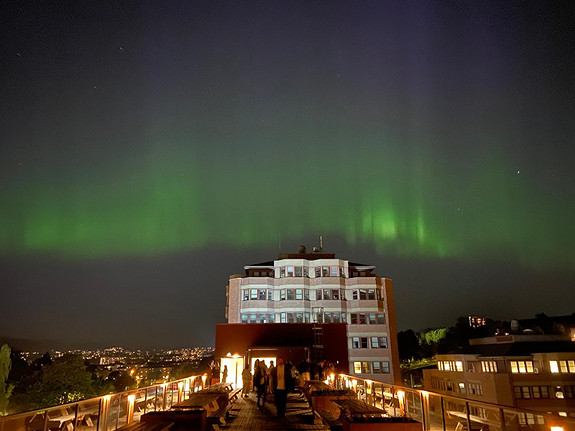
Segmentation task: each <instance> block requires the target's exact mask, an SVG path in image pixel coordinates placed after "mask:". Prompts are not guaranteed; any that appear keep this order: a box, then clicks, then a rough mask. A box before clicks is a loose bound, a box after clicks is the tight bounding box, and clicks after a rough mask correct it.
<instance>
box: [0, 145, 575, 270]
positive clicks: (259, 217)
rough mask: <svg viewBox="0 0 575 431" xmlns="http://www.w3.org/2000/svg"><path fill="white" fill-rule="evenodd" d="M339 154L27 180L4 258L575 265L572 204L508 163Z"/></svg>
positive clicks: (144, 164) (162, 163) (196, 158)
mask: <svg viewBox="0 0 575 431" xmlns="http://www.w3.org/2000/svg"><path fill="white" fill-rule="evenodd" d="M239 145H241V143H240V144H239ZM184 148H186V147H184ZM339 148H340V147H338V145H337V143H336V145H335V146H334V147H333V148H332V151H326V152H324V153H321V154H315V153H313V152H309V154H307V155H306V153H305V147H299V148H296V149H294V151H300V150H301V151H302V153H301V157H293V154H289V151H287V152H286V151H285V149H284V151H283V152H282V153H280V154H279V155H278V154H274V151H276V150H277V149H278V147H275V148H273V149H270V153H268V154H265V155H251V156H250V155H245V154H244V155H241V152H238V153H236V154H233V155H232V156H227V157H221V158H219V157H215V156H214V158H213V159H212V160H211V162H210V163H201V162H200V160H201V159H202V158H203V155H201V154H200V155H196V154H194V153H192V152H191V151H190V150H187V149H184V150H182V149H181V148H178V147H177V146H172V147H171V149H169V150H165V148H164V147H163V149H162V151H160V150H159V149H158V150H157V151H149V152H148V153H147V154H145V155H144V156H142V157H140V158H135V159H134V161H133V162H132V163H131V164H129V163H128V167H126V165H125V163H124V165H123V166H122V167H121V168H120V167H115V166H111V167H108V168H106V169H101V168H100V169H98V168H94V169H90V168H86V169H85V170H83V171H82V172H81V173H78V171H77V170H76V171H71V170H70V172H64V175H54V176H50V175H49V174H43V175H34V174H30V173H26V175H23V176H21V177H18V178H15V179H14V180H13V182H12V184H10V185H9V187H7V188H5V189H4V190H3V191H2V192H1V193H0V202H1V203H2V210H1V212H0V221H1V226H2V228H1V229H0V247H1V249H0V250H1V252H2V254H14V253H16V254H21V255H27V254H34V253H38V252H40V253H49V254H54V255H61V256H65V257H77V258H92V257H101V256H118V255H153V254H160V253H168V252H174V251H179V250H194V249H200V248H202V247H205V246H207V245H208V244H209V245H221V244H227V245H230V246H233V247H253V246H260V245H275V244H277V240H278V237H282V238H284V239H293V240H297V239H298V238H301V237H302V236H309V235H316V234H324V235H337V236H343V237H345V238H346V239H347V240H348V242H349V243H351V244H360V243H365V242H367V243H371V244H373V245H374V246H375V247H376V250H378V251H379V252H380V253H382V254H383V253H395V254H398V255H404V256H432V257H441V258H442V257H462V258H467V257H474V256H488V255H490V254H493V253H495V254H500V255H502V256H506V257H509V258H511V259H514V260H516V261H518V262H521V263H524V264H528V265H536V266H545V267H551V266H556V265H564V264H573V263H574V262H575V255H574V252H573V251H572V248H571V247H570V244H571V243H572V242H573V240H575V238H573V230H572V228H570V227H568V228H566V226H570V220H568V217H567V214H573V203H572V202H567V203H565V202H556V201H554V200H553V197H552V196H551V195H550V194H549V190H545V189H544V188H543V187H541V186H538V185H536V184H532V183H531V182H530V181H529V179H528V178H524V177H522V176H521V175H517V174H516V172H515V171H514V169H513V167H511V166H509V165H508V164H506V163H505V162H503V161H502V160H503V158H502V157H500V156H501V155H497V157H494V156H493V155H491V156H486V157H484V158H483V159H480V160H477V162H476V163H474V164H472V165H471V167H470V168H469V169H467V170H466V169H464V168H463V167H461V166H450V165H449V163H448V162H447V161H441V160H438V159H437V157H435V158H432V157H429V158H428V155H425V154H424V153H423V154H422V155H420V156H417V157H415V158H413V159H411V160H408V159H405V158H402V157H401V156H399V155H395V156H394V155H393V152H392V151H379V152H377V153H375V154H373V155H371V157H370V154H369V151H368V150H366V149H365V148H368V147H365V148H364V150H365V153H362V151H364V150H362V148H360V147H358V149H357V150H356V153H355V154H349V153H344V152H341V151H338V149H339ZM389 149H393V147H392V146H389ZM164 150H165V151H164ZM270 154H273V157H270ZM382 155H384V156H385V157H383V156H382ZM422 167H423V168H422ZM462 172H463V173H464V174H465V175H462ZM28 174H29V175H28Z"/></svg>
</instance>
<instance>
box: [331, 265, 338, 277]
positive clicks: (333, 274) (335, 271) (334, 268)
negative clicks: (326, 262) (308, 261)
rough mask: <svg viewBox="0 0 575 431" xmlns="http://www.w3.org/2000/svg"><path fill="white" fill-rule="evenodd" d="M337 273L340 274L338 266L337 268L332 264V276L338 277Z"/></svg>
mask: <svg viewBox="0 0 575 431" xmlns="http://www.w3.org/2000/svg"><path fill="white" fill-rule="evenodd" d="M337 275H338V268H337V266H332V267H331V276H332V277H337Z"/></svg>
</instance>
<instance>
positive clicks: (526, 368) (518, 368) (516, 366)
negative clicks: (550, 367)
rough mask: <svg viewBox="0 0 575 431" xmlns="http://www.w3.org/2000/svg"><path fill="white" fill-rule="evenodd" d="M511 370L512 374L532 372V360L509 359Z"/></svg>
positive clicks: (533, 369) (533, 370)
mask: <svg viewBox="0 0 575 431" xmlns="http://www.w3.org/2000/svg"><path fill="white" fill-rule="evenodd" d="M509 365H510V367H511V372H512V373H513V374H517V373H519V374H525V373H534V372H535V368H533V361H509Z"/></svg>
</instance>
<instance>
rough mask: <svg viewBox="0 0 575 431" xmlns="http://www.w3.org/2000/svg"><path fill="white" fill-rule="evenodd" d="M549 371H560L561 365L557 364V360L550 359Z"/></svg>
mask: <svg viewBox="0 0 575 431" xmlns="http://www.w3.org/2000/svg"><path fill="white" fill-rule="evenodd" d="M549 371H551V372H552V373H558V372H559V365H558V364H557V361H549Z"/></svg>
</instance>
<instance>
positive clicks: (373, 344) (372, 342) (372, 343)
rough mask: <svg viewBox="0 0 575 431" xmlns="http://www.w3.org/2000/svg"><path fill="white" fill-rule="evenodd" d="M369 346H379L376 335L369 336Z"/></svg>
mask: <svg viewBox="0 0 575 431" xmlns="http://www.w3.org/2000/svg"><path fill="white" fill-rule="evenodd" d="M371 348H372V349H377V348H379V340H378V339H377V337H371Z"/></svg>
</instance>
